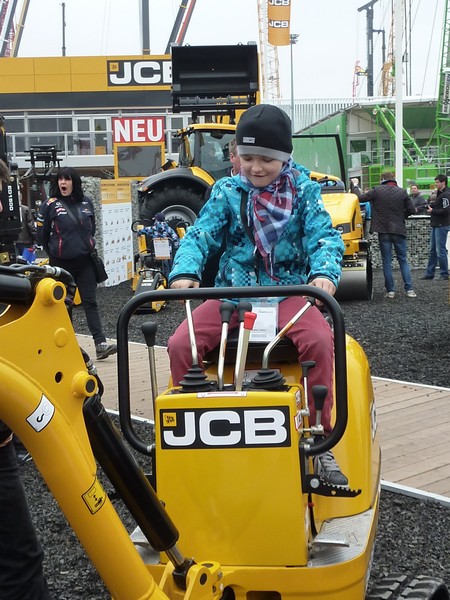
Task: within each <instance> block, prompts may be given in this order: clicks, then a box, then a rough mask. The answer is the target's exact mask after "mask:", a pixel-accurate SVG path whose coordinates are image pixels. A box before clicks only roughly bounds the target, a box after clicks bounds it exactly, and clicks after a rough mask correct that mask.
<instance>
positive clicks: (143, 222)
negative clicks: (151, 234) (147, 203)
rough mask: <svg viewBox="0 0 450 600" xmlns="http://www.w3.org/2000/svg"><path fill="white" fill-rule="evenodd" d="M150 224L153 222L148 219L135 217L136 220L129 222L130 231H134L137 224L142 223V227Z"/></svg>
mask: <svg viewBox="0 0 450 600" xmlns="http://www.w3.org/2000/svg"><path fill="white" fill-rule="evenodd" d="M152 224H153V222H152V221H151V220H150V219H137V221H133V222H132V223H131V231H132V232H133V233H136V232H137V231H138V226H139V225H142V226H143V227H150V225H152Z"/></svg>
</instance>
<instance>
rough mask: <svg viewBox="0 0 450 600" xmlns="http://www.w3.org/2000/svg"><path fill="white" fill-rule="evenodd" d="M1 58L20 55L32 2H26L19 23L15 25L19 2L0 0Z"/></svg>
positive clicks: (26, 0) (25, 0) (27, 0)
mask: <svg viewBox="0 0 450 600" xmlns="http://www.w3.org/2000/svg"><path fill="white" fill-rule="evenodd" d="M0 1H1V5H2V6H1V11H0V40H1V47H0V57H12V58H14V57H16V56H17V55H18V53H19V47H20V42H21V39H22V33H23V28H24V26H25V20H26V18H27V12H28V7H29V5H30V0H24V2H23V4H22V10H21V13H20V17H19V21H18V22H17V24H16V26H15V25H14V16H15V12H16V9H17V0H0Z"/></svg>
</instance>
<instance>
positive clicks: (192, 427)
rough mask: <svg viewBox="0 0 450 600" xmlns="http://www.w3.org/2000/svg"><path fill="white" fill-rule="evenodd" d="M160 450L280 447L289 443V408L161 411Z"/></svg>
mask: <svg viewBox="0 0 450 600" xmlns="http://www.w3.org/2000/svg"><path fill="white" fill-rule="evenodd" d="M160 420H161V432H162V435H161V445H162V448H164V449H167V450H169V449H178V450H180V449H204V448H258V447H259V448H261V447H266V448H268V447H274V446H277V447H280V446H281V447H284V446H289V445H290V443H291V427H290V422H289V407H287V406H276V407H259V408H258V407H239V408H217V409H195V408H190V409H186V410H185V409H175V410H167V411H161V415H160Z"/></svg>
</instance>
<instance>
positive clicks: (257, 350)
mask: <svg viewBox="0 0 450 600" xmlns="http://www.w3.org/2000/svg"><path fill="white" fill-rule="evenodd" d="M238 337H239V328H238V327H237V328H236V329H233V330H232V331H230V332H229V334H228V339H227V347H226V351H225V364H227V365H228V364H234V363H235V362H236V352H237V345H238ZM266 346H267V342H250V343H249V346H248V355H247V356H248V358H247V362H251V363H256V364H261V363H262V359H263V354H264V350H265V348H266ZM218 360H219V346H217V347H216V348H214V349H213V350H211V351H210V352H208V353H207V354H206V355H205V357H204V362H209V363H217V362H218ZM270 363H271V364H272V363H298V353H297V348H296V347H295V346H294V344H293V343H292V342H291V340H290V339H289V338H286V337H285V338H282V339H281V340H280V341H279V342H278V344H277V345H276V346H275V348H274V349H273V350H272V352H271V353H270Z"/></svg>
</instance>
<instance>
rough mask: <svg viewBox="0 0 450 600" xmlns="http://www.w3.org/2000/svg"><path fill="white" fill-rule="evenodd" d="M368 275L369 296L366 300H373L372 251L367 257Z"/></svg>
mask: <svg viewBox="0 0 450 600" xmlns="http://www.w3.org/2000/svg"><path fill="white" fill-rule="evenodd" d="M366 275H367V279H366V281H367V296H366V300H369V301H371V300H373V267H372V258H371V256H370V253H369V255H368V257H367V267H366Z"/></svg>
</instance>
